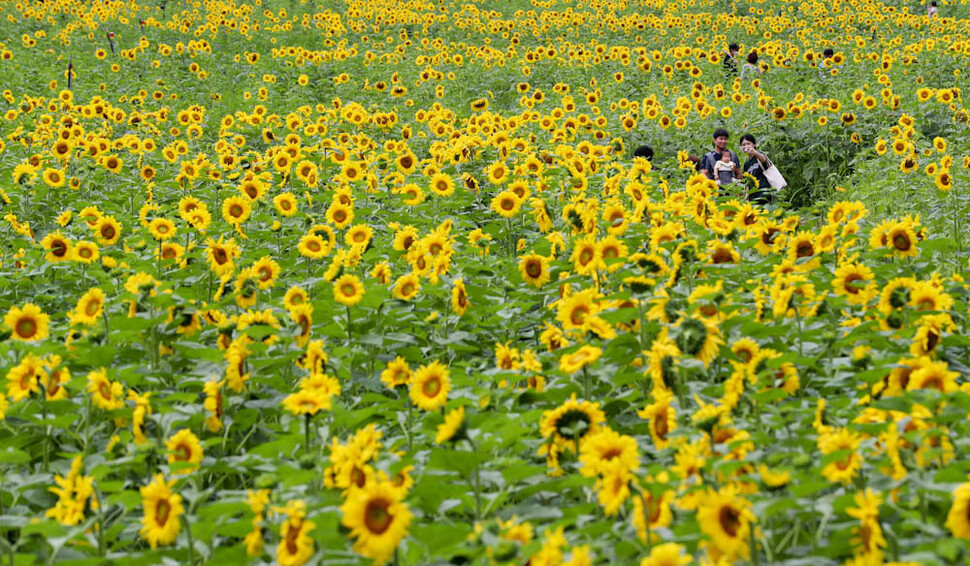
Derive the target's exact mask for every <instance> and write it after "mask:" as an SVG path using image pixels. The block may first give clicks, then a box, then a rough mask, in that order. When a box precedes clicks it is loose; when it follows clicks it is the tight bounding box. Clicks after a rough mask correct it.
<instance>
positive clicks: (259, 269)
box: [250, 255, 280, 291]
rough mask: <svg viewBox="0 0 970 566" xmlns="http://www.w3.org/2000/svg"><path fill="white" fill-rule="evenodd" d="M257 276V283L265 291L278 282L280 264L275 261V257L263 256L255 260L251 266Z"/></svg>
mask: <svg viewBox="0 0 970 566" xmlns="http://www.w3.org/2000/svg"><path fill="white" fill-rule="evenodd" d="M250 269H252V271H253V273H254V274H255V276H256V285H257V286H258V287H259V288H260V289H261V290H263V291H265V290H266V289H269V288H270V287H272V286H274V285H275V284H276V279H277V278H279V276H280V264H278V263H276V262H275V261H273V258H271V257H269V256H268V255H267V256H263V257H261V258H259V259H258V260H256V261H255V262H253V265H252V266H250Z"/></svg>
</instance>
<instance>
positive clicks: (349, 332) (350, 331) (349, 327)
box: [347, 307, 354, 348]
mask: <svg viewBox="0 0 970 566" xmlns="http://www.w3.org/2000/svg"><path fill="white" fill-rule="evenodd" d="M352 325H353V321H352V320H351V318H350V307H347V347H348V348H349V347H350V344H351V342H352V341H353V332H354V330H353V326H352Z"/></svg>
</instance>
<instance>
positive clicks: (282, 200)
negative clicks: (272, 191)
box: [273, 192, 298, 216]
mask: <svg viewBox="0 0 970 566" xmlns="http://www.w3.org/2000/svg"><path fill="white" fill-rule="evenodd" d="M273 207H274V208H276V212H279V213H280V214H281V215H282V216H293V215H294V214H296V213H297V211H298V207H297V204H296V197H295V196H293V193H291V192H285V193H280V194H278V195H276V196H275V197H273Z"/></svg>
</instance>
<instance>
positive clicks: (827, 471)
mask: <svg viewBox="0 0 970 566" xmlns="http://www.w3.org/2000/svg"><path fill="white" fill-rule="evenodd" d="M861 442H862V438H861V437H860V436H859V435H858V434H856V433H854V432H852V431H849V430H848V429H845V428H839V429H833V430H831V431H829V432H827V433H825V434H821V435H819V438H818V448H819V451H820V452H821V453H822V454H824V455H828V454H832V453H834V452H840V453H843V452H844V453H845V455H844V456H843V457H842V458H840V459H838V460H835V461H833V462H831V463H829V464H828V465H826V466H825V467H824V468H822V475H823V476H825V479H827V480H828V481H830V482H833V483H835V482H841V483H843V484H849V483H852V480H853V479H855V477H856V474H858V473H859V470H860V469H861V468H862V457H861V456H859V454H858V453H857V452H856V449H857V448H858V447H859V444H860V443H861Z"/></svg>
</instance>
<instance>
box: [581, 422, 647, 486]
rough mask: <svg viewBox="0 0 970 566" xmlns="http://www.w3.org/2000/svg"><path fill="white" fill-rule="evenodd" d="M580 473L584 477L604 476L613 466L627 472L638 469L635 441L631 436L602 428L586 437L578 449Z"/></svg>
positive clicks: (638, 460)
mask: <svg viewBox="0 0 970 566" xmlns="http://www.w3.org/2000/svg"><path fill="white" fill-rule="evenodd" d="M579 461H580V462H581V463H582V464H583V466H582V467H581V468H580V469H579V471H580V473H582V475H584V476H586V477H589V478H591V477H595V476H597V475H601V474H606V473H608V472H609V471H610V468H611V467H613V466H619V467H621V468H622V469H623V470H625V471H627V472H635V471H637V470H638V469H639V468H640V455H639V452H638V450H637V441H636V439H634V438H633V437H632V436H627V435H624V434H620V433H618V432H616V431H614V430H612V429H610V428H608V427H603V428H602V429H601V430H600V431H599V432H597V433H596V434H590V435H587V436H586V437H585V438H584V439H583V442H582V444H581V445H580V448H579Z"/></svg>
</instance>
